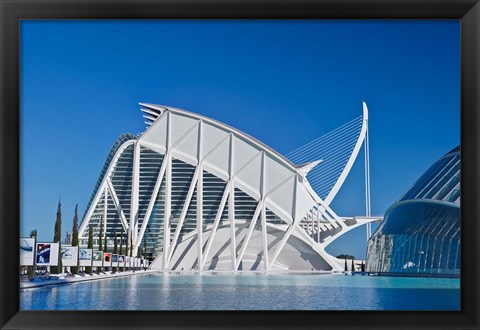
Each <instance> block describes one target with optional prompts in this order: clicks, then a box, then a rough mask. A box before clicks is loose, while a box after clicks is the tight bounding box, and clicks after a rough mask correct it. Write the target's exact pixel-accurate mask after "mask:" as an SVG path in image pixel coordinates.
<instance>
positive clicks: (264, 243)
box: [260, 151, 268, 271]
mask: <svg viewBox="0 0 480 330" xmlns="http://www.w3.org/2000/svg"><path fill="white" fill-rule="evenodd" d="M265 167H266V164H265V152H264V151H262V166H261V170H260V171H261V178H260V180H261V183H260V185H261V187H260V190H261V194H262V202H261V210H260V214H261V217H262V247H263V269H264V270H265V271H267V270H268V239H267V212H266V210H265V185H266V179H267V178H266V170H265Z"/></svg>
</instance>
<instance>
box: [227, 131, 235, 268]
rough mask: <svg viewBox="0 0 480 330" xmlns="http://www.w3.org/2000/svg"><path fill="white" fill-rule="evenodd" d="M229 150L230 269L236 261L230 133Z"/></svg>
mask: <svg viewBox="0 0 480 330" xmlns="http://www.w3.org/2000/svg"><path fill="white" fill-rule="evenodd" d="M229 149H230V152H229V157H228V169H229V175H230V178H229V181H230V182H232V184H230V192H229V196H228V221H229V222H230V248H231V255H232V257H231V267H232V270H235V269H236V268H235V265H236V263H237V243H236V240H235V185H234V184H233V173H234V169H233V159H234V150H233V134H232V133H230V148H229Z"/></svg>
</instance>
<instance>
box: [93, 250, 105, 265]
mask: <svg viewBox="0 0 480 330" xmlns="http://www.w3.org/2000/svg"><path fill="white" fill-rule="evenodd" d="M92 256H93V263H92V266H94V267H102V266H103V252H102V251H93V254H92Z"/></svg>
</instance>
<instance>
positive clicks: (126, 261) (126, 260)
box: [125, 256, 132, 268]
mask: <svg viewBox="0 0 480 330" xmlns="http://www.w3.org/2000/svg"><path fill="white" fill-rule="evenodd" d="M130 259H132V258H130V257H129V256H126V257H125V267H127V268H130Z"/></svg>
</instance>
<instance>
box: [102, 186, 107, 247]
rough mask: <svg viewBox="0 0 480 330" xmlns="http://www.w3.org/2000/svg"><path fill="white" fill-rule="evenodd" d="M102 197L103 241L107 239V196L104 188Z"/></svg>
mask: <svg viewBox="0 0 480 330" xmlns="http://www.w3.org/2000/svg"><path fill="white" fill-rule="evenodd" d="M103 193H104V195H103V233H102V236H103V239H107V209H108V195H107V187H105V190H104V192H103Z"/></svg>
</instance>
